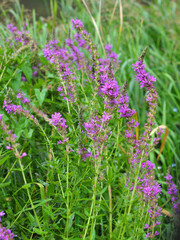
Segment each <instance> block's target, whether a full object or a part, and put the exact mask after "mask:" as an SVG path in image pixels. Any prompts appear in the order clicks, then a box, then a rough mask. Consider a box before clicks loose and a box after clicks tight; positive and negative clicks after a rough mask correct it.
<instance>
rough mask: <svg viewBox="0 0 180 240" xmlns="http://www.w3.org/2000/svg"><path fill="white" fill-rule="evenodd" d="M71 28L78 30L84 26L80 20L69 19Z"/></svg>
mask: <svg viewBox="0 0 180 240" xmlns="http://www.w3.org/2000/svg"><path fill="white" fill-rule="evenodd" d="M71 23H72V27H73V28H74V29H77V30H80V29H82V28H83V27H84V24H83V23H82V22H81V20H80V19H71Z"/></svg>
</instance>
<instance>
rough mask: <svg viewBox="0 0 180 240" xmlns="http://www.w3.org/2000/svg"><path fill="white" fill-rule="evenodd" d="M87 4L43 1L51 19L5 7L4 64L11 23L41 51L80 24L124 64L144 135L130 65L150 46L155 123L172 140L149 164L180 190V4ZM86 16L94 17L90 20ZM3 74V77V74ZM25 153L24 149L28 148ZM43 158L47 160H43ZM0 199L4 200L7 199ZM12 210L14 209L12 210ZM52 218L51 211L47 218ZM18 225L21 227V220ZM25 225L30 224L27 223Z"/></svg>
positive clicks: (120, 74)
mask: <svg viewBox="0 0 180 240" xmlns="http://www.w3.org/2000/svg"><path fill="white" fill-rule="evenodd" d="M84 2H85V1H84ZM86 2H87V5H85V4H83V1H80V0H76V1H71V0H68V1H53V0H52V1H44V5H45V6H46V9H47V11H46V12H48V14H49V17H48V18H43V17H38V14H37V12H38V9H37V10H36V11H35V10H33V11H32V12H31V11H27V10H26V9H25V8H24V7H22V6H20V4H19V3H18V2H17V3H16V4H15V5H14V8H13V9H12V8H11V9H9V6H8V5H6V6H3V5H2V8H1V16H0V17H1V21H2V22H1V24H0V32H1V36H0V41H1V49H0V54H1V57H2V59H5V55H6V51H5V50H4V49H3V42H4V41H5V39H6V37H7V36H8V31H7V29H6V27H5V26H6V25H7V24H8V23H10V22H13V23H14V24H15V25H17V26H18V27H19V28H22V26H23V24H24V22H28V23H29V24H28V30H29V31H30V33H31V35H32V36H33V38H34V39H36V40H37V42H38V43H39V45H40V46H42V47H43V46H44V45H45V44H46V42H47V41H48V40H50V39H52V38H57V39H58V40H59V41H60V42H61V43H63V42H64V39H65V38H67V37H68V34H69V29H70V19H71V18H79V19H81V20H82V22H83V23H84V25H85V28H86V29H87V31H88V32H90V34H91V37H92V39H93V40H94V43H95V44H96V45H97V46H98V51H99V54H100V55H101V56H103V55H104V50H103V48H104V45H105V44H106V43H110V44H113V51H115V52H116V53H118V55H119V59H120V60H121V64H120V68H119V70H118V71H117V72H116V80H117V81H118V82H119V84H120V85H121V86H122V85H123V84H124V83H125V81H127V82H128V95H129V96H130V98H131V103H132V104H133V106H134V108H135V109H136V110H137V112H138V118H139V120H140V130H141V126H143V123H144V121H145V114H146V105H145V104H144V96H143V92H142V91H140V89H139V85H138V83H137V82H135V81H134V79H135V78H134V72H133V70H132V68H131V65H132V63H134V62H135V61H136V60H137V58H138V57H139V55H140V53H141V51H142V50H143V49H144V47H145V46H149V48H148V52H147V54H146V58H145V64H146V66H147V69H148V71H150V73H151V74H153V75H154V76H156V77H157V82H156V88H157V90H158V94H159V100H158V109H157V115H156V121H157V125H162V124H163V125H165V126H167V128H168V130H169V135H168V138H167V139H166V142H165V145H164V148H163V152H162V154H161V155H160V159H159V160H158V161H157V155H158V152H159V148H160V146H159V147H157V149H156V150H155V152H154V153H152V154H151V156H150V157H151V161H152V162H154V163H155V164H156V173H157V177H158V178H159V181H161V180H162V181H163V175H161V174H162V173H164V174H165V173H166V171H167V169H168V167H169V166H171V174H172V175H173V177H174V179H176V180H175V182H176V184H178V185H179V181H178V179H179V171H178V168H179V166H180V157H179V156H180V148H179V142H180V137H179V136H180V123H179V119H180V40H179V34H180V19H179V17H178V16H179V15H180V5H178V1H165V0H164V1H160V0H157V1H131V0H129V1H120V0H119V1H108V0H106V1H86ZM6 3H7V1H6ZM87 8H88V9H87ZM88 11H90V12H91V15H90V14H89V12H88ZM93 20H94V22H93ZM97 29H98V30H97ZM31 57H32V56H29V58H28V57H27V59H25V62H26V63H28V61H29V59H30V58H31ZM24 58H25V55H24V56H22V59H21V60H22V61H24ZM7 64H8V63H7ZM34 64H36V59H35V60H34ZM11 70H12V72H11V73H10V74H11V76H12V78H11V79H10V78H8V76H6V79H1V78H0V81H1V80H2V81H4V80H6V84H4V82H3V85H1V86H2V87H1V88H0V94H1V95H0V101H1V106H2V101H3V100H4V91H5V90H6V88H7V87H8V85H9V84H10V82H11V80H12V81H13V80H14V75H15V74H16V69H13V68H12V69H11ZM48 70H49V69H44V71H45V72H46V73H47V72H48ZM1 71H2V72H3V69H2V70H1ZM2 72H1V73H2ZM1 76H2V75H1ZM52 77H53V76H52ZM49 79H50V76H47V82H48V84H51V81H50V80H49ZM33 84H34V88H41V87H42V86H43V84H44V82H43V81H42V79H39V80H38V82H37V83H33ZM54 89H55V88H54ZM50 103H54V105H55V106H57V104H58V103H57V102H56V101H54V100H53V99H52V98H51V102H50V100H49V103H48V100H47V99H46V101H45V103H44V109H45V111H47V112H48V108H49V106H50ZM48 104H49V105H48ZM0 113H1V110H0ZM23 125H24V122H22V124H19V126H18V128H19V129H21V128H22V126H23ZM19 129H16V131H17V132H18V131H19ZM27 136H28V133H27ZM36 137H37V139H38V142H40V139H39V136H36ZM32 144H33V143H32ZM24 147H26V145H25V146H24ZM1 154H2V158H4V156H5V155H6V157H7V154H8V153H7V152H3V151H2V152H1ZM41 157H42V159H43V155H42V156H41ZM39 167H40V166H39ZM29 174H31V173H29ZM38 177H39V179H43V176H38ZM39 186H40V185H39ZM18 187H19V185H18V180H17V186H16V189H18ZM2 189H3V188H2ZM2 191H3V190H2ZM12 192H13V189H12ZM1 193H2V192H1ZM2 194H3V196H6V194H5V193H2ZM42 200H43V197H42ZM3 201H4V199H3ZM3 201H1V204H2V206H6V207H7V206H8V204H9V203H8V201H9V200H8V197H7V196H6V203H4V202H3ZM16 204H17V205H18V206H19V209H20V208H21V207H20V205H19V203H18V202H16ZM37 204H38V203H37ZM9 209H11V206H10V205H9ZM50 212H51V211H50V210H49V212H48V214H49V213H50ZM9 214H10V216H12V219H13V211H11V210H9ZM16 217H17V216H16ZM26 217H27V218H28V219H29V221H31V220H32V221H33V219H31V218H32V215H30V214H27V215H26ZM16 221H18V218H17V219H16ZM22 221H23V220H22ZM24 221H26V218H25V219H24ZM167 222H168V220H167ZM14 224H16V222H14ZM7 225H8V226H10V225H11V224H10V222H8V221H7ZM163 226H166V228H163V229H162V231H161V237H162V239H167V238H170V237H172V236H171V235H172V228H171V227H172V226H171V224H170V223H168V224H167V225H163ZM55 227H56V226H55ZM26 230H27V229H26ZM167 236H168V237H167ZM22 237H24V238H23V239H26V238H25V236H22Z"/></svg>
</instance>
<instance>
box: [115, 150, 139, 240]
mask: <svg viewBox="0 0 180 240" xmlns="http://www.w3.org/2000/svg"><path fill="white" fill-rule="evenodd" d="M143 155H144V152H142V157H141V161H140V162H139V166H138V171H137V174H136V178H135V183H134V188H133V192H132V195H131V199H130V204H129V207H128V212H127V215H126V221H127V218H128V217H129V214H130V212H131V208H132V203H133V200H134V195H135V191H136V187H137V184H138V177H139V172H140V169H141V162H142V160H143ZM126 225H127V224H126V222H125V224H124V228H123V232H122V235H121V232H119V238H118V239H120V235H121V238H122V239H123V236H124V233H125V229H126Z"/></svg>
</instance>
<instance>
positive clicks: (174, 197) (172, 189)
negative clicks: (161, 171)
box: [164, 173, 180, 212]
mask: <svg viewBox="0 0 180 240" xmlns="http://www.w3.org/2000/svg"><path fill="white" fill-rule="evenodd" d="M164 178H165V179H166V183H167V185H168V191H167V193H168V194H169V195H170V196H171V202H172V205H173V209H174V210H175V211H176V212H178V211H179V209H178V208H179V206H180V203H179V198H178V191H177V188H176V185H175V184H174V183H173V180H172V179H173V177H172V176H171V175H170V174H169V173H167V175H166V176H165V177H164Z"/></svg>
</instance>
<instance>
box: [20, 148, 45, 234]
mask: <svg viewBox="0 0 180 240" xmlns="http://www.w3.org/2000/svg"><path fill="white" fill-rule="evenodd" d="M16 153H17V154H18V151H17V150H16ZM18 155H19V154H18ZM18 162H19V165H20V168H21V172H22V176H23V180H24V183H25V184H26V185H27V181H26V177H25V174H24V169H23V165H22V163H21V159H20V158H19V157H18ZM27 194H28V198H29V201H30V204H31V207H32V209H33V212H34V216H35V219H36V221H37V223H38V226H39V230H40V232H41V234H42V236H44V235H43V231H42V228H41V224H40V222H39V219H38V216H37V214H36V211H35V207H34V204H33V201H32V198H31V194H30V192H29V189H28V188H27Z"/></svg>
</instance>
